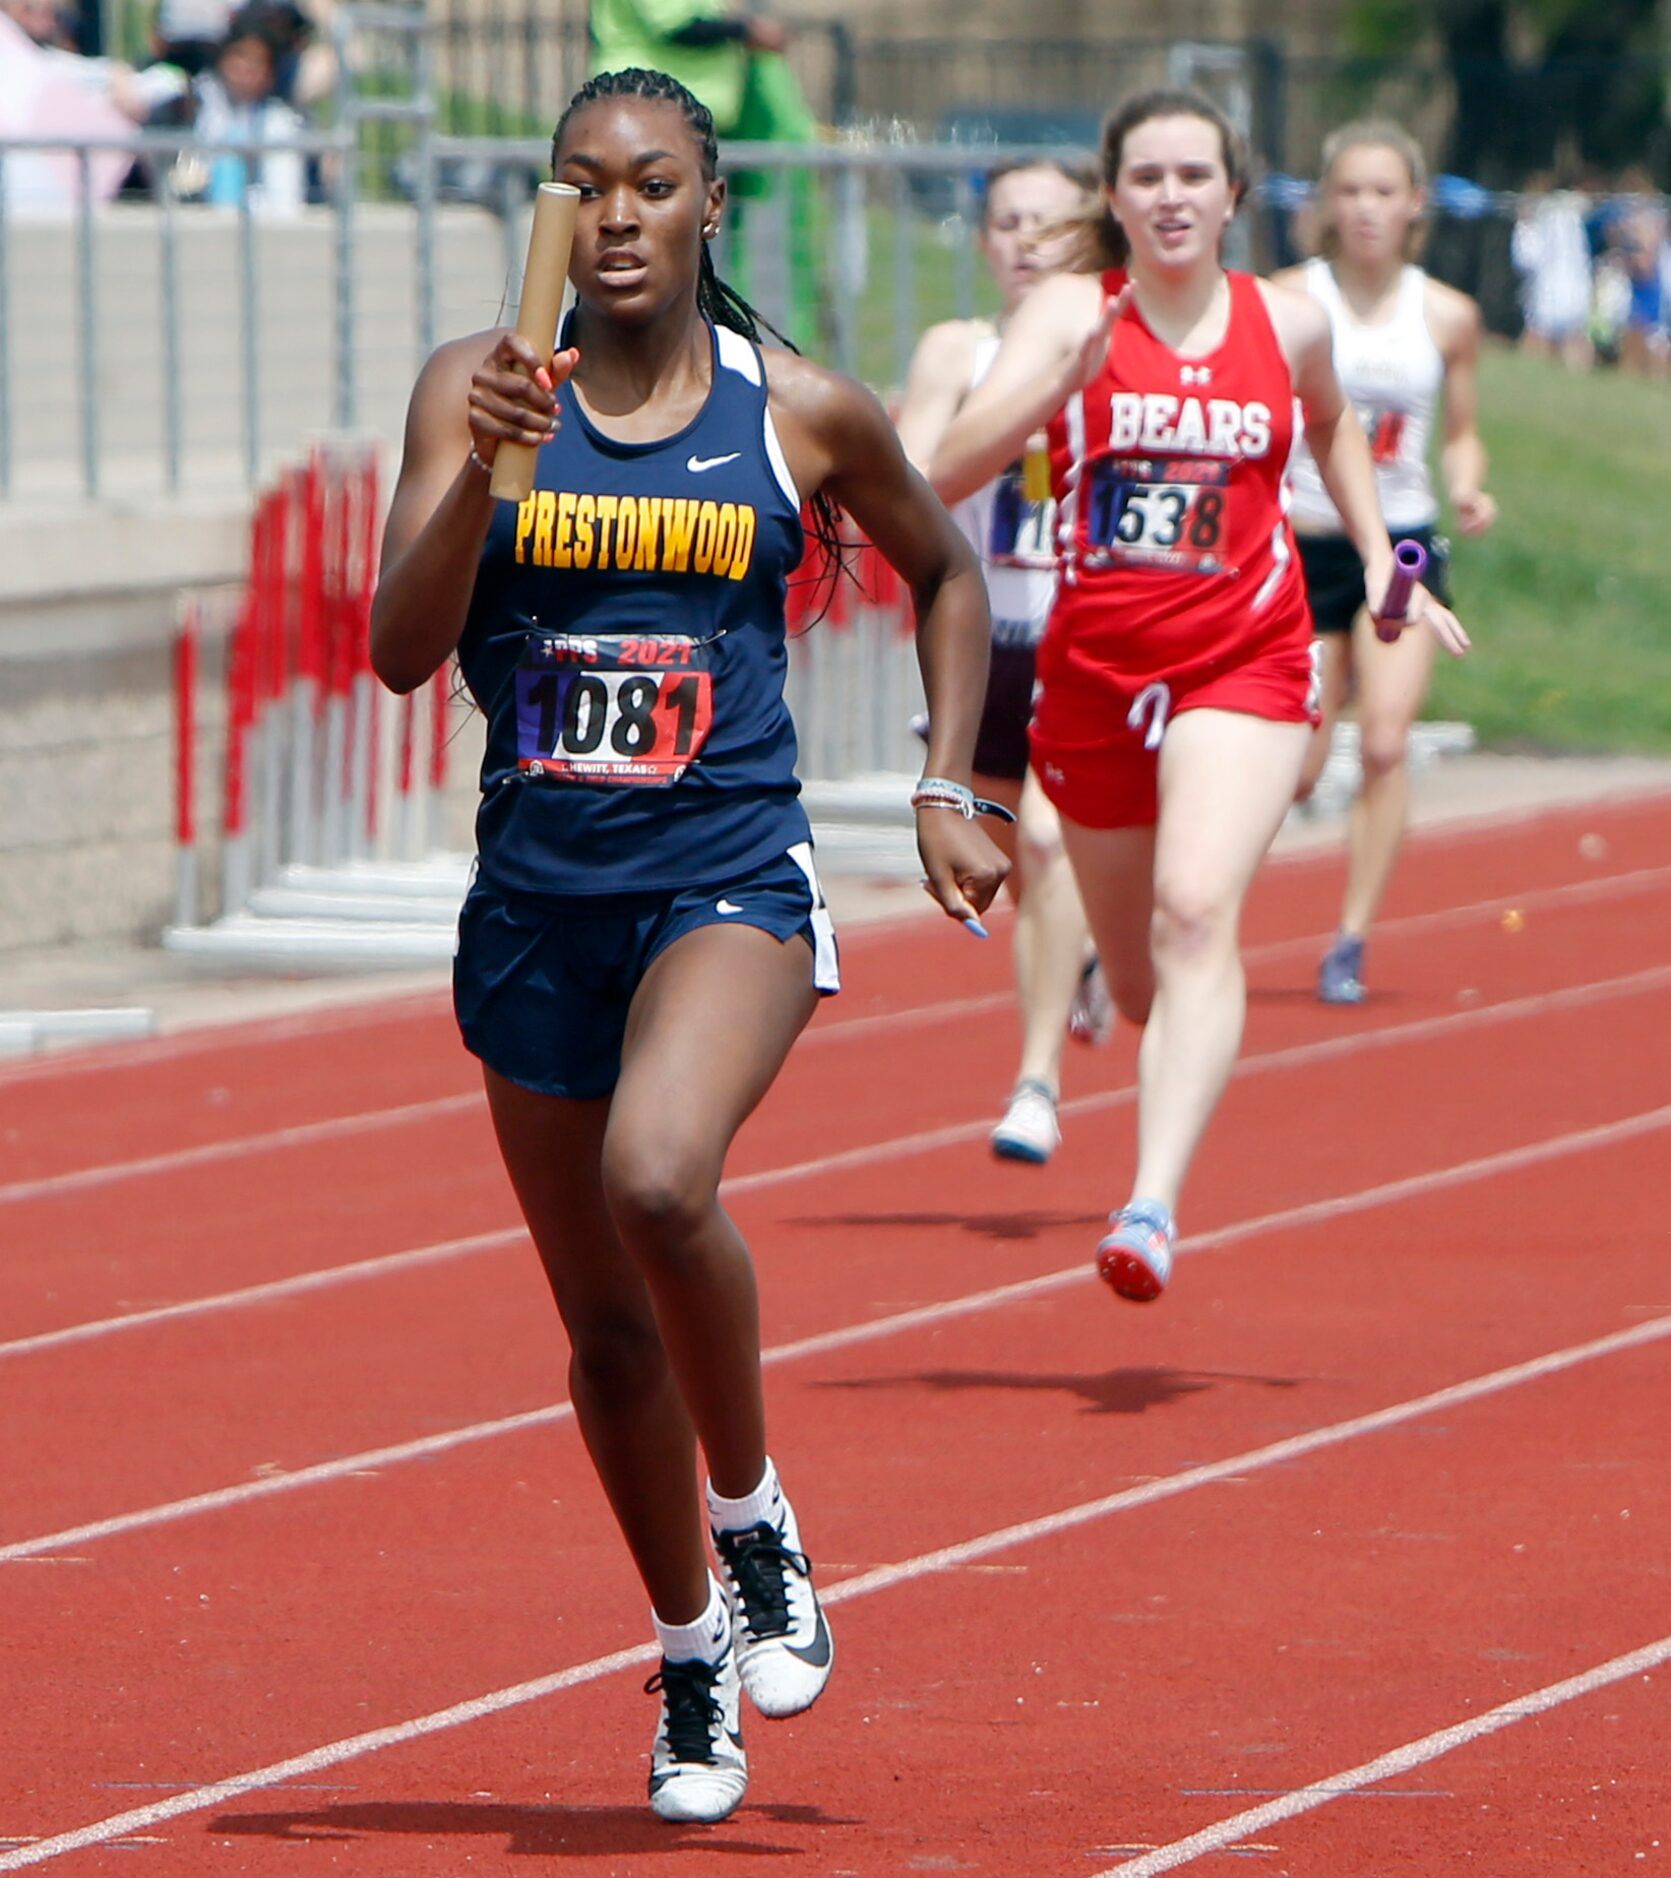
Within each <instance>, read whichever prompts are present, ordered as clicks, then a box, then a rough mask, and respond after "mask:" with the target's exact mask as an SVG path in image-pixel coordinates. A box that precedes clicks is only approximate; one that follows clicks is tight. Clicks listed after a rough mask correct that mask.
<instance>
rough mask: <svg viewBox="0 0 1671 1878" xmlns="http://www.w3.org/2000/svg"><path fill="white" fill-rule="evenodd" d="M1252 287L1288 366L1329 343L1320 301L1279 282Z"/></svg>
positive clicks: (1263, 281)
mask: <svg viewBox="0 0 1671 1878" xmlns="http://www.w3.org/2000/svg"><path fill="white" fill-rule="evenodd" d="M1290 271H1292V270H1290ZM1256 285H1257V286H1258V288H1259V293H1260V297H1261V298H1262V299H1263V300H1264V302H1265V311H1266V312H1267V313H1268V314H1269V315H1270V316H1271V324H1272V326H1274V327H1275V328H1276V336H1277V339H1278V341H1279V343H1280V344H1281V346H1282V349H1283V351H1284V352H1285V353H1287V355H1288V362H1289V364H1290V365H1292V364H1293V363H1294V362H1295V360H1296V359H1298V358H1299V357H1301V356H1302V355H1303V354H1304V353H1306V352H1308V351H1310V350H1311V348H1312V347H1314V346H1318V345H1325V346H1326V345H1328V344H1329V343H1330V327H1329V315H1328V310H1327V308H1325V307H1324V305H1323V303H1322V301H1320V300H1318V299H1317V298H1316V297H1315V296H1314V295H1312V294H1309V293H1307V292H1306V291H1305V289H1304V288H1303V287H1301V286H1299V285H1298V284H1295V285H1289V284H1288V282H1286V281H1282V280H1259V281H1258V282H1256Z"/></svg>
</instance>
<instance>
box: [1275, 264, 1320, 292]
mask: <svg viewBox="0 0 1671 1878" xmlns="http://www.w3.org/2000/svg"><path fill="white" fill-rule="evenodd" d="M1266 278H1267V279H1268V280H1269V281H1270V283H1271V285H1272V286H1273V287H1284V288H1286V289H1287V290H1288V291H1289V292H1290V293H1308V292H1309V291H1310V289H1309V288H1308V287H1307V286H1306V284H1305V262H1304V261H1299V262H1296V263H1295V265H1294V266H1293V267H1279V268H1278V269H1277V271H1276V272H1275V273H1274V274H1270V275H1267V276H1266Z"/></svg>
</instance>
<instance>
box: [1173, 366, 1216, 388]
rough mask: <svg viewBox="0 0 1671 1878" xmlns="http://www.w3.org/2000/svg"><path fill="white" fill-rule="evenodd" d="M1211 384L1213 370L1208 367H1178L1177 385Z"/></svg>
mask: <svg viewBox="0 0 1671 1878" xmlns="http://www.w3.org/2000/svg"><path fill="white" fill-rule="evenodd" d="M1212 382H1213V368H1212V367H1211V366H1210V365H1180V366H1179V367H1178V383H1179V384H1180V385H1210V384H1211V383H1212Z"/></svg>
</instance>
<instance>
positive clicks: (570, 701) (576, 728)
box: [516, 633, 714, 788]
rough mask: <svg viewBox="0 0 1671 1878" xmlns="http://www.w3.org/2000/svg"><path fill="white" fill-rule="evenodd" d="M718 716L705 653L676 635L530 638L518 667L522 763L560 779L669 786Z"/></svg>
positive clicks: (527, 770) (536, 773)
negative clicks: (715, 711) (715, 714)
mask: <svg viewBox="0 0 1671 1878" xmlns="http://www.w3.org/2000/svg"><path fill="white" fill-rule="evenodd" d="M713 718H714V678H713V672H712V671H711V670H710V668H709V662H708V654H707V649H706V648H705V647H704V646H702V645H699V644H698V643H697V642H696V641H695V640H692V639H687V638H683V637H681V636H680V635H678V634H677V633H622V634H609V635H598V636H596V637H592V636H587V635H583V634H578V633H577V634H561V635H556V636H549V637H540V636H535V635H530V637H529V638H528V639H527V641H526V642H525V643H524V646H523V650H522V658H521V660H520V662H519V663H518V665H517V671H516V743H517V764H518V767H519V768H520V769H521V770H522V771H523V773H524V774H525V775H527V776H529V777H539V778H551V779H553V780H555V781H558V782H582V783H592V784H595V785H596V784H602V785H605V786H614V785H637V786H640V787H644V786H648V787H651V788H666V787H668V786H669V785H670V784H672V783H675V782H677V781H678V780H679V778H680V777H681V776H682V775H683V774H684V773H685V771H686V770H687V769H688V768H689V767H690V765H691V764H692V763H693V762H694V761H695V760H696V758H697V757H698V756H699V755H700V754H701V751H702V746H703V744H704V743H706V742H707V740H708V732H709V730H710V729H711V728H712V725H713Z"/></svg>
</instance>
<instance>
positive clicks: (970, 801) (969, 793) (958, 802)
mask: <svg viewBox="0 0 1671 1878" xmlns="http://www.w3.org/2000/svg"><path fill="white" fill-rule="evenodd" d="M911 806H912V808H913V809H954V810H956V812H957V813H958V814H959V815H961V816H962V817H963V819H964V820H965V821H966V822H972V821H973V820H974V819H975V817H976V816H977V815H995V816H996V817H997V818H998V820H999V821H1001V822H1013V821H1014V820H1015V817H1014V816H1013V815H1012V814H1011V813H1010V812H1009V810H1008V809H1007V808H1005V807H1004V805H1003V803H1001V802H988V801H987V800H986V798H985V797H984V796H978V795H976V794H975V792H974V790H973V789H971V788H970V787H969V786H968V784H967V783H960V782H953V781H951V779H950V778H949V777H946V776H925V777H924V778H923V779H922V781H921V782H919V783H918V784H917V786H916V788H915V789H913V790H912V791H911Z"/></svg>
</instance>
